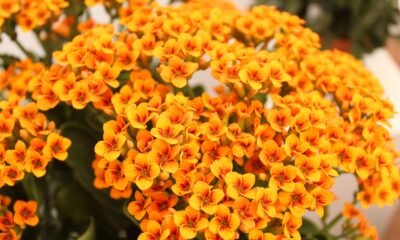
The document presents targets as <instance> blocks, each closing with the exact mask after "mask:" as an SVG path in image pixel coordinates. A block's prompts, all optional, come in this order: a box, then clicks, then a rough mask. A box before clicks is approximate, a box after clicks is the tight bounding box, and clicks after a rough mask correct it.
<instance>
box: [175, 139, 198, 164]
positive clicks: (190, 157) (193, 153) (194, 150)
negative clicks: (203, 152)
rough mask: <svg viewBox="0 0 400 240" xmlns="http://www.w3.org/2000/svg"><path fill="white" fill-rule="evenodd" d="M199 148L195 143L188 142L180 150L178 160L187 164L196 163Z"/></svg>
mask: <svg viewBox="0 0 400 240" xmlns="http://www.w3.org/2000/svg"><path fill="white" fill-rule="evenodd" d="M199 150H200V147H199V145H198V144H197V143H195V142H189V143H186V144H185V145H183V146H182V148H181V149H180V152H181V153H180V155H179V159H180V160H181V161H183V162H184V161H185V162H189V163H197V161H198V157H199Z"/></svg>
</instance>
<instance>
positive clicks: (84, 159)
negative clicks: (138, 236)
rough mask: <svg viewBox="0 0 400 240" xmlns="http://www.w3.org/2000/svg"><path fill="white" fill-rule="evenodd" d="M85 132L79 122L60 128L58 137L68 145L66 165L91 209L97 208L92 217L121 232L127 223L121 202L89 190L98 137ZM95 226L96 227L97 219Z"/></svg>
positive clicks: (92, 176)
mask: <svg viewBox="0 0 400 240" xmlns="http://www.w3.org/2000/svg"><path fill="white" fill-rule="evenodd" d="M81 124H82V125H81ZM89 129H90V128H89V127H88V126H85V125H83V123H81V122H79V123H77V122H67V123H65V124H63V125H62V126H61V130H62V135H63V136H65V137H67V138H69V139H70V140H71V141H72V144H71V147H70V149H69V150H68V158H67V160H66V163H67V164H68V166H70V168H71V169H72V171H73V175H74V178H75V179H76V181H77V182H78V183H79V184H80V185H81V186H82V188H83V189H85V191H86V192H87V193H88V195H90V196H91V199H92V200H93V201H94V202H93V204H91V206H96V208H98V209H97V210H96V209H95V211H94V212H92V213H93V214H95V215H99V217H101V219H102V220H104V221H105V222H107V223H106V224H108V226H109V229H110V230H112V229H123V228H124V227H125V226H126V225H127V224H128V223H129V221H128V219H127V218H126V217H125V216H124V214H123V209H122V207H123V202H121V201H116V200H113V199H111V198H110V196H109V194H108V193H107V192H106V191H102V190H99V189H96V188H94V186H93V181H94V172H93V169H92V162H93V160H94V158H95V154H94V146H95V144H96V143H97V141H98V140H99V139H98V138H100V137H101V135H100V134H93V133H92V132H91V131H90V130H89ZM96 222H97V223H98V224H100V223H99V221H98V219H97V218H96Z"/></svg>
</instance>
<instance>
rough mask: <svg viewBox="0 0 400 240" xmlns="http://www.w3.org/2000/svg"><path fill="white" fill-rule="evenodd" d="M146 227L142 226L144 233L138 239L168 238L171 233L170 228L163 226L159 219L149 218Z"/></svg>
mask: <svg viewBox="0 0 400 240" xmlns="http://www.w3.org/2000/svg"><path fill="white" fill-rule="evenodd" d="M144 224H145V227H142V230H143V233H141V234H140V235H139V237H138V240H166V239H168V236H169V234H170V230H169V229H163V228H161V226H160V224H159V223H158V222H157V221H154V220H149V221H148V222H145V223H144Z"/></svg>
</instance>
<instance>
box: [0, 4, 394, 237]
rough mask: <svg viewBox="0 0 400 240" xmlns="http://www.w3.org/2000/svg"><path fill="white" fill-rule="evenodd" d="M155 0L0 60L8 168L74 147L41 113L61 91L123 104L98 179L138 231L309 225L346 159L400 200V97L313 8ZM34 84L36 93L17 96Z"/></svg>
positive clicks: (383, 193) (294, 230)
mask: <svg viewBox="0 0 400 240" xmlns="http://www.w3.org/2000/svg"><path fill="white" fill-rule="evenodd" d="M17 2H19V1H17ZM47 2H48V1H46V3H47ZM147 2H150V1H145V0H142V1H130V3H129V4H127V5H126V6H125V5H124V7H121V8H120V10H119V15H120V24H121V25H120V28H121V29H123V30H121V31H116V30H115V27H114V26H113V25H104V26H96V27H94V28H92V29H91V30H87V31H85V32H84V33H82V34H80V35H78V36H76V37H75V38H74V39H73V40H72V41H71V42H70V43H68V44H66V45H65V46H64V47H63V49H62V50H61V51H57V52H55V53H54V58H55V59H56V61H57V63H58V64H54V65H52V66H51V67H50V68H49V69H45V68H44V67H43V66H42V65H41V64H34V63H32V62H30V61H25V62H21V63H19V64H18V65H15V66H12V67H10V68H9V69H8V70H7V71H6V72H4V73H3V74H2V75H0V84H1V86H2V88H7V89H9V91H10V95H9V97H8V101H4V102H2V103H1V109H2V113H1V114H2V115H3V116H4V117H2V118H0V142H1V143H2V145H0V159H1V163H2V166H1V174H2V175H1V176H2V183H4V182H5V183H6V184H7V185H13V184H14V182H15V181H17V180H20V179H21V178H23V174H24V171H28V172H33V174H34V175H36V176H38V177H40V176H42V175H43V174H44V173H45V166H46V164H47V162H48V161H49V160H50V159H51V158H53V157H54V158H56V159H59V160H64V159H65V158H66V151H67V148H68V147H69V145H70V143H71V142H70V141H69V140H68V139H66V138H63V137H61V136H60V135H58V134H57V133H54V124H52V123H51V122H47V121H46V118H45V117H44V115H43V114H42V113H40V111H47V110H49V109H52V108H54V107H55V106H57V105H58V104H59V103H61V102H63V103H67V104H69V105H71V106H72V107H73V108H75V109H83V108H85V107H92V106H93V107H94V108H96V109H97V110H99V111H102V112H103V113H104V114H105V115H108V116H110V117H112V118H113V119H114V120H111V121H107V122H105V123H104V126H103V130H104V132H103V140H102V141H100V142H98V143H97V144H96V147H95V152H96V154H97V157H96V159H95V160H94V161H93V168H94V171H95V175H96V179H95V182H94V184H95V186H96V187H97V188H99V189H111V190H110V194H111V196H112V197H113V198H116V199H119V198H125V199H130V203H129V204H128V206H127V210H128V212H129V213H130V214H131V215H132V216H133V217H134V218H135V219H136V220H137V221H140V227H141V230H142V231H143V233H142V234H141V235H140V237H139V239H141V240H145V239H146V240H147V239H192V238H196V237H197V238H205V239H237V238H239V237H242V236H246V237H248V238H249V239H268V240H269V239H300V238H301V237H300V233H299V231H298V230H299V228H300V227H301V225H302V216H303V215H304V213H305V212H306V211H315V212H316V213H317V214H318V215H319V216H320V217H322V216H323V215H324V208H325V207H327V206H328V205H330V204H331V203H332V201H333V200H334V198H335V197H334V194H333V193H332V192H331V188H332V186H333V184H334V181H335V177H337V176H338V175H339V174H341V173H352V174H354V175H355V176H356V177H357V179H358V182H359V191H358V193H357V195H356V197H357V200H358V201H360V202H361V204H362V205H363V206H369V205H372V204H378V205H380V206H382V205H390V204H392V203H393V202H395V201H397V199H398V197H399V194H400V175H399V170H398V168H397V167H396V166H395V165H394V163H393V160H394V158H395V156H396V153H395V151H394V148H393V146H392V139H391V137H390V134H389V132H388V130H387V128H386V127H385V125H389V123H388V122H387V120H388V119H389V118H391V117H392V115H393V107H392V105H391V104H390V103H389V102H388V101H386V100H384V99H383V97H382V88H381V86H380V85H379V82H378V81H377V79H376V78H374V77H373V76H372V75H371V73H370V72H368V71H367V70H366V69H365V68H364V66H363V64H362V63H361V62H360V61H358V60H356V59H354V58H353V57H351V56H350V55H348V54H346V53H342V52H339V51H321V50H320V43H319V38H318V36H317V35H316V34H315V33H313V32H312V31H311V30H310V29H307V28H305V27H304V26H303V21H302V20H301V19H299V18H297V17H295V16H292V15H290V14H288V13H283V12H279V11H277V10H276V9H274V8H272V7H266V6H259V7H254V8H252V9H251V10H249V11H246V12H244V13H243V12H240V11H238V10H235V9H234V8H233V7H229V5H228V4H226V3H224V2H219V1H213V2H215V3H211V1H189V2H188V3H182V4H178V5H177V6H160V5H158V4H157V3H154V2H153V3H147ZM93 4H94V3H93ZM218 6H224V9H223V10H222V8H219V7H218ZM10 9H11V8H10ZM12 9H14V8H12ZM15 9H16V10H12V11H14V12H15V11H18V8H15ZM0 16H1V17H3V16H6V15H4V14H2V13H1V12H0ZM200 71H206V73H209V74H210V75H212V77H213V78H215V79H216V80H218V81H219V83H220V86H219V87H217V88H216V91H215V92H216V94H215V95H212V94H209V93H202V94H200V95H196V94H195V93H194V92H193V87H192V86H190V85H191V83H190V81H191V80H192V79H200V78H202V77H201V76H200V75H198V74H197V73H198V72H200ZM200 80H202V79H200ZM204 81H205V80H204ZM25 86H28V89H26V88H25ZM26 94H29V95H30V96H31V98H32V99H33V100H34V102H31V103H28V104H26V105H21V104H20V103H21V102H22V101H23V99H24V96H25V95H26ZM39 110H40V111H39ZM360 225H362V226H365V224H364V222H363V224H360ZM361 232H362V234H363V235H365V236H367V237H371V238H376V232H374V231H372V230H371V231H370V230H368V231H361Z"/></svg>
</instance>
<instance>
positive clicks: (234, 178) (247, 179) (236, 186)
mask: <svg viewBox="0 0 400 240" xmlns="http://www.w3.org/2000/svg"><path fill="white" fill-rule="evenodd" d="M225 181H226V184H227V185H228V188H227V189H226V194H227V195H228V196H229V197H231V198H233V199H238V198H239V196H244V197H247V198H250V199H254V197H255V190H254V189H252V188H253V185H254V183H255V176H254V174H252V173H246V174H244V175H241V174H239V173H237V172H229V173H228V174H226V177H225Z"/></svg>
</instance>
